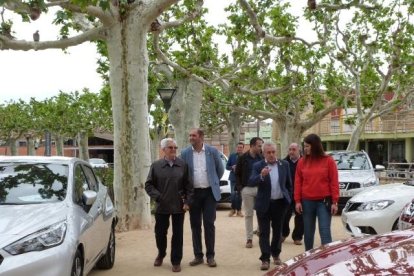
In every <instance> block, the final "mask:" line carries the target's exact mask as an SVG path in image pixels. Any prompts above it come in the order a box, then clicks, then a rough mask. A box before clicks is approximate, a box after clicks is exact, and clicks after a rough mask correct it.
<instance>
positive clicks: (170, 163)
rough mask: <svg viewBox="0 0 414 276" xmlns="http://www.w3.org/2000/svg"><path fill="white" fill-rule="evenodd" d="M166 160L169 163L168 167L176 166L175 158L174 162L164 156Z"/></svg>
mask: <svg viewBox="0 0 414 276" xmlns="http://www.w3.org/2000/svg"><path fill="white" fill-rule="evenodd" d="M164 160H165V161H167V163H168V165H170V167H172V166H174V160H175V158H174V159H173V160H170V159H168V158H167V157H165V156H164Z"/></svg>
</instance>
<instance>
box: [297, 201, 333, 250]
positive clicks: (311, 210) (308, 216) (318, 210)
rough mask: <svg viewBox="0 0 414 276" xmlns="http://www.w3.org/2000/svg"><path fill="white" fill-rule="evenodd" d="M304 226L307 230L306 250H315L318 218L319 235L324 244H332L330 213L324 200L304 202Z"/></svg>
mask: <svg viewBox="0 0 414 276" xmlns="http://www.w3.org/2000/svg"><path fill="white" fill-rule="evenodd" d="M302 209H303V224H304V228H305V229H304V230H305V250H310V249H312V248H313V241H314V238H315V227H316V217H318V226H319V235H320V237H321V242H322V244H327V243H330V242H332V236H331V218H332V215H331V213H330V211H328V209H327V208H326V206H325V204H324V203H323V201H322V200H302Z"/></svg>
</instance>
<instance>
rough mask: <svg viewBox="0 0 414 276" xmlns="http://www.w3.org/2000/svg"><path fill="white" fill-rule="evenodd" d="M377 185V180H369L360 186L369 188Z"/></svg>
mask: <svg viewBox="0 0 414 276" xmlns="http://www.w3.org/2000/svg"><path fill="white" fill-rule="evenodd" d="M374 185H377V180H376V179H375V178H371V179H369V180H367V181H365V182H362V186H363V187H370V186H374Z"/></svg>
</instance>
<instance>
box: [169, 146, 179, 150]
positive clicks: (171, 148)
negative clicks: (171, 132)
mask: <svg viewBox="0 0 414 276" xmlns="http://www.w3.org/2000/svg"><path fill="white" fill-rule="evenodd" d="M167 148H169V149H170V150H173V149H175V150H176V149H178V147H172V146H171V147H167Z"/></svg>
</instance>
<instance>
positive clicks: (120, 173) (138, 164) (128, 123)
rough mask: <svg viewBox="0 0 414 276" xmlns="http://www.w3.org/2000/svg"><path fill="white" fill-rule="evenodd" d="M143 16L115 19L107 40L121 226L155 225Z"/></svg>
mask: <svg viewBox="0 0 414 276" xmlns="http://www.w3.org/2000/svg"><path fill="white" fill-rule="evenodd" d="M148 27H149V26H146V25H145V24H144V22H142V20H140V19H139V18H138V17H137V18H133V17H131V18H128V19H126V20H125V21H124V22H122V23H121V24H114V25H113V26H111V28H110V30H109V32H108V33H109V36H108V39H107V45H108V55H109V60H110V63H111V66H110V85H111V89H112V91H111V98H112V110H113V117H114V160H115V163H114V193H115V205H116V207H117V214H118V218H119V222H118V228H119V229H120V230H121V231H126V230H131V229H137V228H141V229H142V228H144V229H145V228H149V227H150V226H151V213H150V201H149V197H148V195H147V194H146V192H145V180H146V178H147V175H148V171H149V167H150V165H151V153H150V138H149V127H148V121H149V118H148V103H147V101H148V99H147V97H148V82H147V81H148V64H149V63H148V53H147V40H146V37H147V29H148Z"/></svg>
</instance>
